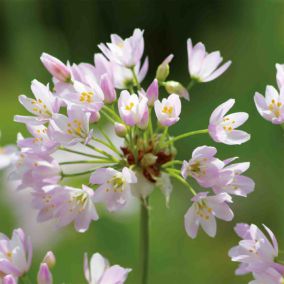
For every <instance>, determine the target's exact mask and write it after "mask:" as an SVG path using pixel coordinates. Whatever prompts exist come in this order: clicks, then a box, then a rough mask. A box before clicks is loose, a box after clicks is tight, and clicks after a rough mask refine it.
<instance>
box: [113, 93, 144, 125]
mask: <svg viewBox="0 0 284 284" xmlns="http://www.w3.org/2000/svg"><path fill="white" fill-rule="evenodd" d="M147 102H148V99H147V98H146V97H144V96H141V97H140V98H139V97H138V96H137V95H136V94H132V95H130V94H129V92H128V91H122V92H121V94H120V97H119V99H118V110H119V114H120V117H121V118H122V120H123V121H124V122H125V123H126V124H127V125H130V126H133V125H137V126H138V127H140V128H145V127H147V125H148V120H149V111H148V105H147Z"/></svg>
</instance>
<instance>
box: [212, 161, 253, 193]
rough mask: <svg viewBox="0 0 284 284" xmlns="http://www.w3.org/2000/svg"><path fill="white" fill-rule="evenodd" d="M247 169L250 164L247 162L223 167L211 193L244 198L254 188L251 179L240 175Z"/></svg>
mask: <svg viewBox="0 0 284 284" xmlns="http://www.w3.org/2000/svg"><path fill="white" fill-rule="evenodd" d="M249 167H250V163H248V162H245V163H236V164H230V165H228V166H226V167H224V168H223V169H222V170H221V171H220V173H219V178H218V181H217V182H216V183H215V184H214V185H213V186H212V189H213V191H214V192H215V193H220V192H227V193H229V194H233V195H239V196H244V197H246V196H247V195H248V194H249V193H251V192H252V191H253V190H254V187H255V182H254V181H253V180H252V179H251V178H249V177H247V176H244V175H242V174H243V173H244V172H245V171H247V170H248V168H249Z"/></svg>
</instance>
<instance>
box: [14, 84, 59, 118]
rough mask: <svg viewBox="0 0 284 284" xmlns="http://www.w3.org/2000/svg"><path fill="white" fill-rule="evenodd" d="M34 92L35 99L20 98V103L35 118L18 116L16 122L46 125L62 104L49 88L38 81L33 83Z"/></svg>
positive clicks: (22, 96)
mask: <svg viewBox="0 0 284 284" xmlns="http://www.w3.org/2000/svg"><path fill="white" fill-rule="evenodd" d="M31 89H32V92H33V94H34V96H35V99H31V98H27V97H26V96H25V95H21V96H19V101H20V103H21V104H22V105H23V106H24V107H25V108H26V109H27V110H28V111H29V112H30V113H32V114H33V115H35V116H21V115H16V116H15V121H16V122H22V123H27V124H44V123H47V122H48V121H49V119H50V118H51V117H52V115H53V114H54V113H57V112H58V111H59V109H60V103H59V101H58V99H56V97H54V95H53V94H52V93H51V92H50V90H49V86H48V85H47V86H45V85H43V84H42V83H40V82H39V81H37V80H33V81H32V85H31Z"/></svg>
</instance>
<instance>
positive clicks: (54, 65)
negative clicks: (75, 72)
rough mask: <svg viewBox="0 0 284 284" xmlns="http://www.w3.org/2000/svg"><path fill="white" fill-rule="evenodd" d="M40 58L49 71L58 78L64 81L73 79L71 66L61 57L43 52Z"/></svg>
mask: <svg viewBox="0 0 284 284" xmlns="http://www.w3.org/2000/svg"><path fill="white" fill-rule="evenodd" d="M40 60H41V62H42V63H43V65H44V67H45V68H46V69H47V70H48V72H49V73H50V74H51V75H52V76H53V77H54V78H56V79H57V80H59V81H62V82H68V81H70V80H71V73H70V70H69V68H68V67H67V66H66V65H65V64H64V63H63V62H61V61H60V60H59V59H57V58H55V57H54V56H52V55H50V54H48V53H42V55H41V57H40Z"/></svg>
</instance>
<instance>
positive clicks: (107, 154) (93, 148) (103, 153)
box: [86, 144, 118, 162]
mask: <svg viewBox="0 0 284 284" xmlns="http://www.w3.org/2000/svg"><path fill="white" fill-rule="evenodd" d="M86 146H87V147H89V148H90V149H92V150H94V151H96V152H98V153H100V154H102V155H104V156H106V157H108V158H110V159H112V160H113V161H115V162H118V160H117V159H116V158H114V157H113V156H112V155H110V154H109V153H107V152H106V151H104V150H101V149H99V148H97V147H95V146H93V145H91V144H86Z"/></svg>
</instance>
